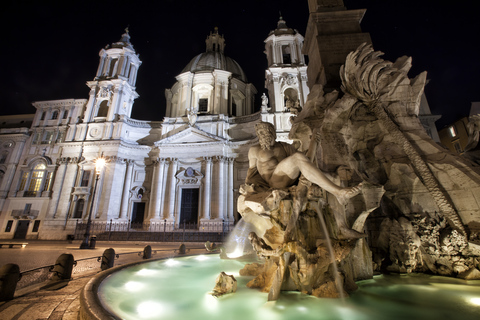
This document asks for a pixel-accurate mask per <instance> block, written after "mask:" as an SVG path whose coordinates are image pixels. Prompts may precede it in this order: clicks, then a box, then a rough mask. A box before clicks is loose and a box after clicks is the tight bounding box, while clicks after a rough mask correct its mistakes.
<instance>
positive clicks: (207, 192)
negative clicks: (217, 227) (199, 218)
mask: <svg viewBox="0 0 480 320" xmlns="http://www.w3.org/2000/svg"><path fill="white" fill-rule="evenodd" d="M203 159H204V160H205V184H204V185H205V189H204V191H203V219H205V220H210V210H211V206H210V202H211V201H212V157H204V158H203Z"/></svg>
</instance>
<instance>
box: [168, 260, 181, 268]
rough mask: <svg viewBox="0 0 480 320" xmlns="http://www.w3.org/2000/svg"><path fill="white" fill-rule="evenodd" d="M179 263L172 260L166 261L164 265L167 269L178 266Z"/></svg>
mask: <svg viewBox="0 0 480 320" xmlns="http://www.w3.org/2000/svg"><path fill="white" fill-rule="evenodd" d="M179 263H180V262H179V261H177V260H174V259H168V260H167V261H165V264H166V265H167V266H169V267H171V266H175V265H177V264H179Z"/></svg>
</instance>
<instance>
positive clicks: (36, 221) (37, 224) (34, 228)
mask: <svg viewBox="0 0 480 320" xmlns="http://www.w3.org/2000/svg"><path fill="white" fill-rule="evenodd" d="M39 227H40V220H35V222H34V223H33V229H32V232H38V228H39Z"/></svg>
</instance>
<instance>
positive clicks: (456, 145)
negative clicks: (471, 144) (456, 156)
mask: <svg viewBox="0 0 480 320" xmlns="http://www.w3.org/2000/svg"><path fill="white" fill-rule="evenodd" d="M453 146H454V148H455V151H456V152H457V153H462V152H463V150H462V146H461V145H460V142H458V141H455V142H454V143H453Z"/></svg>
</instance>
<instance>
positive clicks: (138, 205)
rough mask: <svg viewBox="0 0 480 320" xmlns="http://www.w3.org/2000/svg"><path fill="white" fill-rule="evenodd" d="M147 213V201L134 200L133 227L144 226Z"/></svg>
mask: <svg viewBox="0 0 480 320" xmlns="http://www.w3.org/2000/svg"><path fill="white" fill-rule="evenodd" d="M144 215H145V202H134V203H133V209H132V228H142V227H143V225H142V224H143V218H144Z"/></svg>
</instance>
